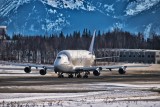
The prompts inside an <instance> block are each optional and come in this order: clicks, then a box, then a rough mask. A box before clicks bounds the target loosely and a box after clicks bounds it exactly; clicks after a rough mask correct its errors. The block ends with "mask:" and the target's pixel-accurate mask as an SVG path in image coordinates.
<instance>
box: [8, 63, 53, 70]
mask: <svg viewBox="0 0 160 107" xmlns="http://www.w3.org/2000/svg"><path fill="white" fill-rule="evenodd" d="M9 64H10V65H14V66H24V67H35V68H46V69H54V66H52V65H42V64H31V63H9Z"/></svg>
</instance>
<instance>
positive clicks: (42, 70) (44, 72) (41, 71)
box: [39, 69, 47, 75]
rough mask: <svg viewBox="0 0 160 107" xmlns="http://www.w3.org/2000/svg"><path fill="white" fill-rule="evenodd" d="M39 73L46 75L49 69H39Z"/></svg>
mask: <svg viewBox="0 0 160 107" xmlns="http://www.w3.org/2000/svg"><path fill="white" fill-rule="evenodd" d="M39 73H40V74H41V75H46V73H47V71H46V69H41V70H40V71H39Z"/></svg>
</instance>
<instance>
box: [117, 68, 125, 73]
mask: <svg viewBox="0 0 160 107" xmlns="http://www.w3.org/2000/svg"><path fill="white" fill-rule="evenodd" d="M118 72H119V74H125V73H126V71H125V70H124V69H123V68H119V70H118Z"/></svg>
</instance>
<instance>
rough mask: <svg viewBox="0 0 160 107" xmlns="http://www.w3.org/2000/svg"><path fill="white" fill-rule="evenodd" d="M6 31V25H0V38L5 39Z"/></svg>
mask: <svg viewBox="0 0 160 107" xmlns="http://www.w3.org/2000/svg"><path fill="white" fill-rule="evenodd" d="M6 32H7V27H6V26H0V40H4V39H6Z"/></svg>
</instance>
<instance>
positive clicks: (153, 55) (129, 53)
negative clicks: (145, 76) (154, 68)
mask: <svg viewBox="0 0 160 107" xmlns="http://www.w3.org/2000/svg"><path fill="white" fill-rule="evenodd" d="M96 56H97V57H107V56H119V57H113V58H111V59H106V60H105V61H113V62H128V63H155V64H160V50H148V49H98V50H97V51H96Z"/></svg>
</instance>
